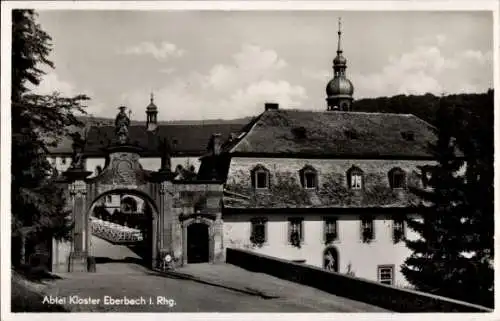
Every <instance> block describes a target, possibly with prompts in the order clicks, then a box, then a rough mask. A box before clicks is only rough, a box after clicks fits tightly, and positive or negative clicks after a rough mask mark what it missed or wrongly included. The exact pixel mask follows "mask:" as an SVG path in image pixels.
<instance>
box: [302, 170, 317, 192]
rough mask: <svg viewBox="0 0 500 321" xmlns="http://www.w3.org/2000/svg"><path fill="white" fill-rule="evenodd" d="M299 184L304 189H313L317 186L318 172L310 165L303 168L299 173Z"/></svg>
mask: <svg viewBox="0 0 500 321" xmlns="http://www.w3.org/2000/svg"><path fill="white" fill-rule="evenodd" d="M299 174H300V183H301V184H302V187H304V188H306V189H314V188H316V187H317V186H318V172H317V171H316V169H315V168H314V167H312V166H310V165H306V166H304V168H302V169H301V170H300V172H299Z"/></svg>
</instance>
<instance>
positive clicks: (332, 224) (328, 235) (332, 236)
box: [324, 217, 338, 244]
mask: <svg viewBox="0 0 500 321" xmlns="http://www.w3.org/2000/svg"><path fill="white" fill-rule="evenodd" d="M337 231H338V230H337V218H335V217H327V218H325V235H324V240H325V243H326V244H328V243H331V242H333V241H336V240H337V239H338V233H337Z"/></svg>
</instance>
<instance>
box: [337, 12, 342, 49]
mask: <svg viewBox="0 0 500 321" xmlns="http://www.w3.org/2000/svg"><path fill="white" fill-rule="evenodd" d="M337 34H338V35H339V40H338V43H337V55H340V54H342V18H340V17H339V31H338V32H337Z"/></svg>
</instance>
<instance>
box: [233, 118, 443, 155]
mask: <svg viewBox="0 0 500 321" xmlns="http://www.w3.org/2000/svg"><path fill="white" fill-rule="evenodd" d="M435 139H436V135H435V131H434V128H433V127H432V126H431V125H430V124H428V123H426V122H425V121H423V120H421V119H419V118H417V117H415V116H414V115H410V114H388V113H364V112H315V111H305V110H286V109H285V110H283V109H282V110H268V111H265V112H264V113H263V114H261V115H260V117H258V119H257V120H256V122H255V124H254V125H253V127H252V128H251V129H250V130H249V131H248V133H247V134H246V135H245V136H244V137H242V138H241V139H240V140H239V141H238V143H236V144H235V145H234V146H233V147H232V148H230V150H229V152H230V153H231V154H233V155H235V154H270V155H278V154H288V155H291V154H294V155H297V156H300V155H307V156H332V157H358V156H359V157H391V158H397V157H403V158H406V157H424V158H428V157H432V155H431V153H430V152H429V148H428V146H429V143H432V142H435Z"/></svg>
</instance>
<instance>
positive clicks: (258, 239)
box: [250, 217, 267, 245]
mask: <svg viewBox="0 0 500 321" xmlns="http://www.w3.org/2000/svg"><path fill="white" fill-rule="evenodd" d="M251 223H252V230H251V232H250V242H252V244H257V245H262V244H264V243H265V242H266V240H267V233H266V223H267V218H265V217H257V218H253V219H252V220H251Z"/></svg>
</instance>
